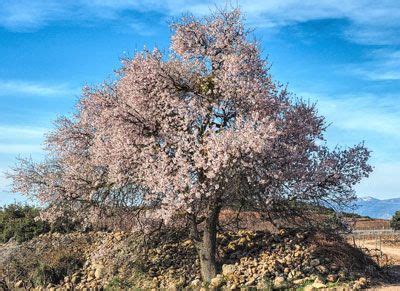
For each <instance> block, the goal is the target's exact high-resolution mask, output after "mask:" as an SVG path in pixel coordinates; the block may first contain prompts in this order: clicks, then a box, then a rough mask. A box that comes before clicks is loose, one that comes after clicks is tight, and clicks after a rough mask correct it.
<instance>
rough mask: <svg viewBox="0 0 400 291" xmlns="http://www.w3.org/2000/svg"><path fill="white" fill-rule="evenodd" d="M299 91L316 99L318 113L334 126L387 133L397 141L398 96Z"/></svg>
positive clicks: (399, 135)
mask: <svg viewBox="0 0 400 291" xmlns="http://www.w3.org/2000/svg"><path fill="white" fill-rule="evenodd" d="M300 95H302V96H305V97H309V98H310V99H312V100H317V104H318V108H319V110H320V112H321V114H322V115H324V116H326V117H327V119H328V122H332V126H334V127H336V128H339V129H344V130H352V131H354V132H356V131H365V132H371V133H373V134H374V135H376V136H389V137H390V138H392V139H396V140H398V141H400V102H399V99H400V96H397V95H383V94H382V95H379V96H378V95H374V94H362V95H341V96H331V97H329V96H320V95H317V94H310V93H302V94H300ZM317 98H318V99H317Z"/></svg>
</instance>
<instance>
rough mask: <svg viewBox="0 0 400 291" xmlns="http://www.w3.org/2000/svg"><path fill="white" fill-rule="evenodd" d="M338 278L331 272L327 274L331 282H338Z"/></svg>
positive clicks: (327, 278)
mask: <svg viewBox="0 0 400 291" xmlns="http://www.w3.org/2000/svg"><path fill="white" fill-rule="evenodd" d="M337 278H338V276H337V275H335V274H329V275H328V276H326V280H327V281H328V282H331V283H332V282H336V280H337Z"/></svg>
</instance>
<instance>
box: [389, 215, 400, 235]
mask: <svg viewBox="0 0 400 291" xmlns="http://www.w3.org/2000/svg"><path fill="white" fill-rule="evenodd" d="M390 227H391V228H393V229H394V230H400V211H396V213H395V214H394V215H393V217H392V219H391V220H390Z"/></svg>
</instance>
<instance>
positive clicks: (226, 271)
mask: <svg viewBox="0 0 400 291" xmlns="http://www.w3.org/2000/svg"><path fill="white" fill-rule="evenodd" d="M235 270H236V266H235V265H228V264H225V265H222V275H224V276H226V277H228V276H230V275H232V274H233V273H234V272H235Z"/></svg>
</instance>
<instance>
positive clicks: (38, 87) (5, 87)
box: [0, 79, 78, 96]
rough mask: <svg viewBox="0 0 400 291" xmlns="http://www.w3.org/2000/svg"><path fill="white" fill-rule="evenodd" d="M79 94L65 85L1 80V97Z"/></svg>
mask: <svg viewBox="0 0 400 291" xmlns="http://www.w3.org/2000/svg"><path fill="white" fill-rule="evenodd" d="M76 92H78V91H77V90H76V89H72V88H70V87H68V86H67V85H65V84H56V85H50V84H43V83H37V82H31V81H22V80H4V79H3V80H2V79H0V96H1V95H3V96H4V95H16V94H19V95H21V94H22V95H29V96H61V95H70V94H74V93H76Z"/></svg>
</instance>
